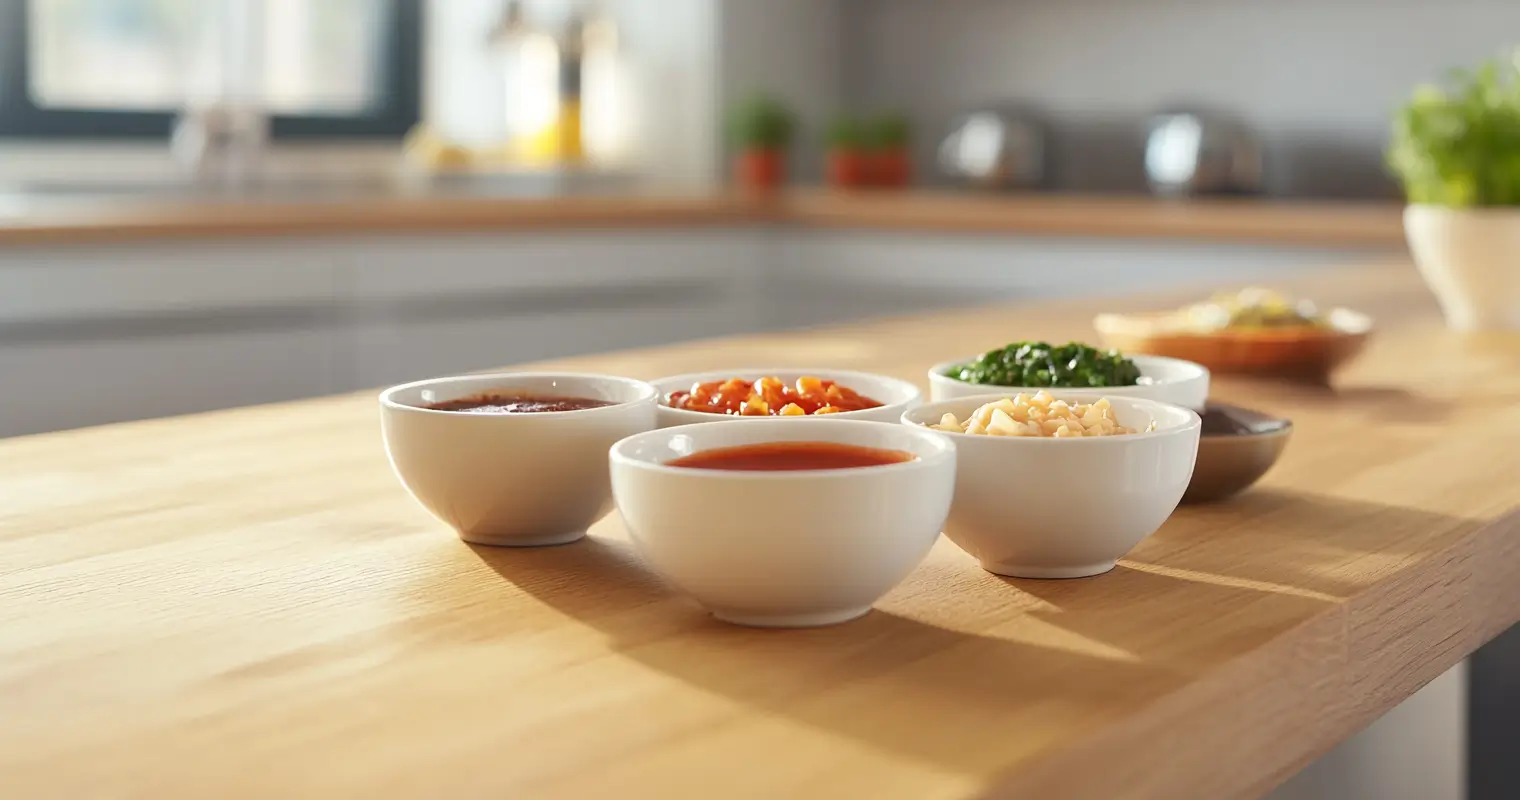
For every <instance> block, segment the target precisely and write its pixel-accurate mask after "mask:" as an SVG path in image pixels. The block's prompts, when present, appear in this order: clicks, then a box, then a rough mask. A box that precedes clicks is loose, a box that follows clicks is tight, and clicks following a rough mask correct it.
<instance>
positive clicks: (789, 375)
mask: <svg viewBox="0 0 1520 800" xmlns="http://www.w3.org/2000/svg"><path fill="white" fill-rule="evenodd" d="M808 375H810V376H812V377H815V378H819V379H822V380H829V381H834V382H835V383H838V384H839V385H840V386H843V387H845V388H847V389H854V390H855V391H857V392H859V393H860V394H862V395H865V396H866V397H869V398H871V399H872V400H876V401H878V402H880V403H881V406H879V407H877V408H868V409H865V410H863V411H845V412H841V413H839V414H824V415H822V416H819V417H811V416H809V417H788V418H787V421H789V422H790V421H796V420H799V419H816V420H823V419H855V420H862V419H863V420H873V421H876V422H894V423H895V422H897V420H898V419H900V418H901V417H902V414H903V412H904V411H907V410H908V409H909V408H912V407H913V406H915V405H917V404H918V403H919V401H920V400H922V399H923V393H921V392H920V391H919V390H918V387H917V386H914V385H913V384H911V383H909V382H907V381H904V380H898V379H897V378H889V377H887V376H885V375H873V374H871V373H869V372H848V371H844V370H837V369H774V368H773V369H723V370H714V371H712V372H693V373H690V374H687V375H672V376H670V377H668V378H661V379H659V380H657V381H653V382H652V383H653V384H654V387H655V388H656V389H658V390H659V391H660V427H662V428H668V427H670V426H672V425H691V424H695V423H699V422H712V421H714V420H737V419H743V417H734V416H728V415H724V414H709V413H707V412H705V411H686V410H684V409H680V408H671V407H670V406H667V405H665V398H666V397H668V396H669V395H670V393H671V392H676V391H682V390H689V389H691V387H692V385H693V384H697V383H708V382H710V381H722V380H728V379H729V378H740V379H743V380H747V381H753V380H758V379H760V378H764V377H775V378H780V379H781V380H783V381H785V382H786V383H787V384H795V383H796V382H797V379H798V378H801V377H803V376H808Z"/></svg>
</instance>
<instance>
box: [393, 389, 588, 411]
mask: <svg viewBox="0 0 1520 800" xmlns="http://www.w3.org/2000/svg"><path fill="white" fill-rule="evenodd" d="M610 405H615V404H614V403H611V402H609V401H607V400H593V399H591V398H589V397H560V396H555V395H517V394H495V393H492V394H481V395H476V396H474V397H464V398H461V399H459V400H445V401H443V402H441V403H429V404H428V405H425V406H423V408H426V409H428V410H429V411H459V412H463V413H466V414H541V413H544V412H546V411H585V410H586V409H588V408H604V407H606V406H610Z"/></svg>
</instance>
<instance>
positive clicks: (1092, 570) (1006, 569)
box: [982, 561, 1117, 579]
mask: <svg viewBox="0 0 1520 800" xmlns="http://www.w3.org/2000/svg"><path fill="white" fill-rule="evenodd" d="M1116 563H1117V562H1114V561H1100V562H1098V563H1096V564H1080V565H1075V566H1070V567H1033V566H1029V565H1027V564H1010V563H1007V562H1000V561H983V562H982V569H985V570H987V571H988V572H991V573H993V574H995V575H1006V576H1007V577H1010V578H1042V579H1060V578H1090V577H1092V576H1094V575H1102V574H1103V573H1105V572H1108V571H1109V570H1111V569H1113V568H1114V566H1115V564H1116Z"/></svg>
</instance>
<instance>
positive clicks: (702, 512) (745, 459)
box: [611, 417, 955, 627]
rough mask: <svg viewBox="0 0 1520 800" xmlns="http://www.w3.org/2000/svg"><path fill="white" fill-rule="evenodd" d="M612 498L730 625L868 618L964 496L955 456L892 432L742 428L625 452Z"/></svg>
mask: <svg viewBox="0 0 1520 800" xmlns="http://www.w3.org/2000/svg"><path fill="white" fill-rule="evenodd" d="M611 462H612V492H613V497H614V499H615V500H616V503H617V507H618V510H619V512H621V514H622V516H623V521H624V523H625V525H626V527H627V529H628V535H629V538H630V539H632V541H633V543H634V545H635V546H636V547H637V548H638V550H639V553H640V555H641V556H642V557H643V559H644V561H645V563H646V564H648V565H649V566H650V568H652V569H654V570H655V571H656V572H658V573H659V574H660V575H661V576H662V577H664V578H665V579H666V580H667V581H668V582H669V583H671V584H672V585H674V586H675V587H677V588H678V589H680V590H681V591H683V592H684V593H686V594H687V595H689V596H691V597H692V598H694V599H695V600H696V601H697V602H698V603H700V604H701V605H702V606H704V607H705V608H707V609H708V610H709V611H710V612H712V614H713V615H714V616H716V617H717V618H719V619H721V620H724V621H727V622H732V623H735V624H740V625H750V626H758V627H808V626H817V625H831V624H836V623H841V622H846V621H848V620H852V619H855V618H856V617H859V616H861V615H863V614H865V613H867V612H869V611H870V610H871V607H872V605H874V604H875V603H876V601H877V600H880V599H881V598H882V597H883V596H884V595H885V594H886V593H887V592H889V591H890V590H891V589H892V588H893V587H894V586H896V585H897V584H898V583H900V582H901V581H902V580H903V579H904V578H906V577H907V576H908V574H909V573H910V572H912V571H913V569H914V567H916V566H917V565H918V564H919V562H920V561H922V560H923V558H924V556H925V555H927V554H928V552H929V548H930V547H932V546H933V545H934V542H935V540H936V539H937V538H938V537H939V532H940V528H941V527H942V525H943V524H944V521H945V518H946V516H947V515H948V514H949V512H950V501H951V495H952V494H953V493H954V489H955V445H954V443H953V442H952V441H951V440H950V438H949V437H946V436H940V435H938V434H937V433H935V432H933V431H930V430H927V429H917V428H910V427H908V426H905V425H892V424H889V423H883V422H869V421H860V420H847V419H837V418H836V419H818V420H817V421H816V422H813V423H809V424H797V423H794V422H791V421H788V420H786V419H779V418H774V417H771V418H765V417H757V418H752V419H746V418H740V419H734V420H729V421H721V422H708V423H703V424H698V425H683V426H680V427H672V428H662V429H660V430H655V431H650V432H647V433H640V434H636V435H634V436H630V437H629V438H627V439H624V440H623V441H621V442H618V443H617V444H616V445H614V446H613V448H612V451H611Z"/></svg>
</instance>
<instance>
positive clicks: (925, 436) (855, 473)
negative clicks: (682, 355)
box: [607, 412, 956, 481]
mask: <svg viewBox="0 0 1520 800" xmlns="http://www.w3.org/2000/svg"><path fill="white" fill-rule="evenodd" d="M693 413H701V412H693ZM825 416H827V417H838V416H840V415H838V414H826V415H825ZM785 419H786V417H738V418H732V419H728V420H721V419H719V420H710V421H707V422H696V423H692V424H690V425H672V426H671V427H669V428H656V429H654V430H652V431H641V432H639V433H635V434H633V435H631V436H625V437H623V438H622V439H619V440H618V441H617V442H615V443H613V445H612V447H610V448H608V450H607V458H608V462H609V464H610V465H611V466H613V467H618V466H627V467H632V468H635V469H641V470H646V471H649V472H654V473H657V474H665V475H677V476H681V477H685V478H703V479H712V480H763V481H778V480H797V479H803V478H805V479H807V480H809V481H816V480H840V479H850V478H861V477H864V476H869V475H883V474H887V473H896V472H912V471H919V470H930V469H938V468H940V467H941V466H942V465H943V464H944V462H946V461H949V462H951V463H954V462H955V457H956V454H955V442H953V441H951V440H949V439H946V438H944V437H937V436H934V435H933V434H934V433H936V431H932V430H928V429H927V428H925V429H922V430H911V429H910V430H909V433H910V434H911V435H912V436H914V437H915V438H917V439H919V440H920V441H922V442H924V443H925V444H927V445H928V446H929V447H931V448H933V450H934V452H933V453H931V454H929V455H927V456H923V455H918V456H917V457H916V458H914V459H913V460H912V461H900V462H897V463H895V464H881V465H877V466H871V467H844V468H839V469H794V470H785V471H764V470H726V469H702V468H700V467H698V468H693V467H672V466H670V465H669V464H668V463H659V462H654V461H645V460H643V459H638V458H634V457H632V456H629V455H627V454H625V453H624V452H623V450H624V449H626V448H627V447H629V446H631V444H632V443H633V442H634V440H636V439H653V438H659V437H666V436H676V435H681V433H682V431H686V432H690V431H691V430H692V429H694V428H705V427H710V426H714V425H722V426H724V427H725V430H729V431H732V430H733V426H735V425H750V426H753V427H757V428H758V427H760V426H762V425H786V424H787V423H786V422H784V421H783V420H785ZM820 422H821V423H822V426H823V427H827V426H830V425H835V426H837V425H847V426H861V425H865V426H871V427H880V426H886V427H888V428H891V429H893V430H894V431H901V430H904V426H903V425H901V424H899V423H895V422H881V421H878V420H867V419H824V420H820ZM794 430H800V429H794ZM812 430H813V432H815V433H816V432H818V429H812ZM787 441H819V440H817V439H767V440H764V441H759V442H750V443H749V444H775V443H778V442H787ZM822 441H827V440H822ZM836 444H844V442H836ZM728 446H729V447H746V446H748V445H745V444H737V445H728ZM707 449H709V450H716V449H719V448H715V447H714V448H707ZM876 449H882V448H876ZM698 452H701V451H698ZM915 455H917V454H915Z"/></svg>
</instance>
